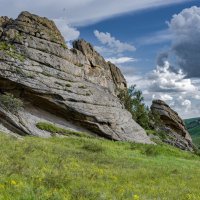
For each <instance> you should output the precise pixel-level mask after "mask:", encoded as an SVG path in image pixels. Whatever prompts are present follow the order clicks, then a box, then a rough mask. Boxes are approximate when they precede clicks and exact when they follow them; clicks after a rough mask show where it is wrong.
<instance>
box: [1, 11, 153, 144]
mask: <svg viewBox="0 0 200 200" xmlns="http://www.w3.org/2000/svg"><path fill="white" fill-rule="evenodd" d="M0 27H1V30H2V31H1V34H0V89H1V90H0V92H1V93H4V92H9V93H13V94H14V95H15V96H17V97H19V98H21V99H22V100H23V101H24V105H25V106H24V109H23V110H21V111H20V112H18V114H17V115H13V114H11V113H9V112H8V111H5V110H4V109H3V108H1V109H0V122H1V123H2V124H3V125H4V126H5V127H6V128H7V129H10V130H11V131H12V132H15V133H18V134H20V135H26V134H32V135H39V136H44V137H45V136H48V133H46V132H44V131H41V130H39V129H37V128H36V126H35V124H36V123H37V122H38V121H41V120H43V121H44V120H45V121H51V122H56V123H58V124H60V125H62V126H65V127H67V128H69V129H73V130H81V131H82V130H83V131H87V132H89V133H91V134H93V133H94V134H97V135H99V136H103V137H106V138H109V139H113V140H129V141H135V142H141V143H151V141H150V139H149V138H148V136H147V135H146V133H145V131H144V130H143V129H142V128H141V127H140V126H139V125H138V124H137V123H136V122H135V121H133V119H132V117H131V114H130V113H129V112H128V111H126V110H125V109H123V106H122V105H121V104H120V101H119V99H118V98H117V91H118V89H125V88H126V81H125V79H124V77H123V75H122V74H121V72H120V70H119V69H118V68H117V67H116V66H114V65H113V64H111V63H108V62H106V61H105V60H104V58H103V57H102V56H100V55H99V54H98V53H97V52H96V51H95V50H94V48H93V47H92V46H91V45H90V44H89V43H87V42H85V41H84V40H78V41H75V42H74V43H73V49H68V48H67V46H66V45H65V41H64V38H63V37H62V35H61V34H60V32H59V30H58V29H57V27H56V26H55V24H54V22H53V21H50V20H48V19H47V18H43V17H39V16H36V15H32V14H30V13H28V12H22V13H21V14H20V15H19V17H18V18H17V19H15V20H12V19H8V18H6V19H5V17H4V18H0Z"/></svg>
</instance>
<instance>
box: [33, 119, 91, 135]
mask: <svg viewBox="0 0 200 200" xmlns="http://www.w3.org/2000/svg"><path fill="white" fill-rule="evenodd" d="M36 127H37V128H39V129H41V130H45V131H48V132H50V133H52V135H55V134H63V135H65V134H66V135H73V136H78V137H86V136H87V137H89V135H88V134H86V133H83V132H77V131H72V130H67V129H64V128H61V127H58V126H56V125H55V124H52V123H48V122H38V123H37V124H36Z"/></svg>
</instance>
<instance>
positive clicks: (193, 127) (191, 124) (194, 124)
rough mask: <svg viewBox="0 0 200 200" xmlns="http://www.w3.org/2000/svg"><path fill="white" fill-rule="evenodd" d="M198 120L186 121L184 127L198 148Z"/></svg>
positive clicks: (199, 131)
mask: <svg viewBox="0 0 200 200" xmlns="http://www.w3.org/2000/svg"><path fill="white" fill-rule="evenodd" d="M198 120H199V118H191V119H186V120H185V125H186V127H187V129H188V132H189V133H190V135H191V136H192V140H193V142H194V144H195V145H196V146H197V147H198V148H200V123H199V121H198Z"/></svg>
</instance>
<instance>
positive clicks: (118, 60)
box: [106, 57, 137, 64]
mask: <svg viewBox="0 0 200 200" xmlns="http://www.w3.org/2000/svg"><path fill="white" fill-rule="evenodd" d="M106 61H110V62H111V63H114V64H123V63H130V62H136V61H137V59H135V58H131V57H120V58H115V57H112V58H106Z"/></svg>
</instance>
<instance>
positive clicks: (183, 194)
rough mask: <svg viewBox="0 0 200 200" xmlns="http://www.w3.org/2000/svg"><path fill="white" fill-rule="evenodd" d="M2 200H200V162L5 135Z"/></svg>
mask: <svg viewBox="0 0 200 200" xmlns="http://www.w3.org/2000/svg"><path fill="white" fill-rule="evenodd" d="M0 146H1V151H0V199H1V200H8V199H9V200H46V199H48V200H61V199H62V200H64V199H66V200H68V199H77V200H83V199H85V200H90V199H91V200H100V199H101V200H103V199H104V200H109V199H113V200H114V199H115V200H116V199H117V200H118V199H119V200H126V199H127V200H130V199H133V200H138V199H141V200H153V199H156V200H157V199H162V200H167V199H169V200H173V199H174V200H181V199H184V200H198V199H200V193H199V191H200V182H199V180H200V168H199V166H200V158H199V157H197V156H195V155H193V154H190V153H187V152H183V151H180V150H178V149H175V148H172V147H169V146H166V145H165V146H153V145H141V144H133V143H128V142H126V143H125V142H112V141H106V140H102V139H96V138H85V137H66V138H55V137H53V138H50V139H41V138H33V137H26V138H25V139H24V140H17V139H14V138H10V137H8V136H5V135H3V134H0Z"/></svg>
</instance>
